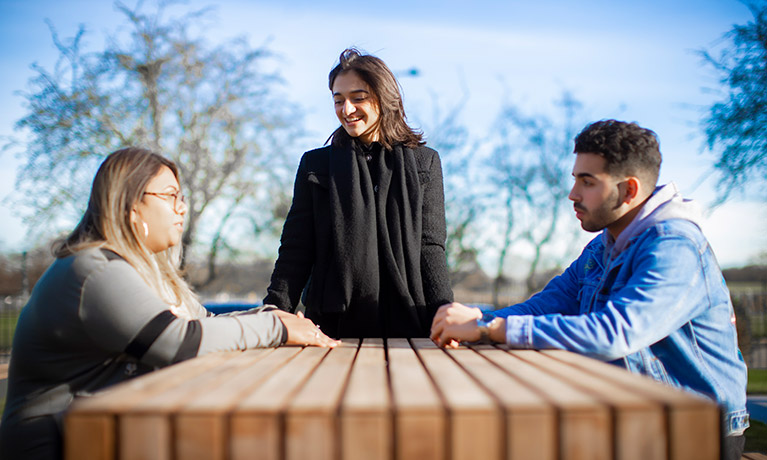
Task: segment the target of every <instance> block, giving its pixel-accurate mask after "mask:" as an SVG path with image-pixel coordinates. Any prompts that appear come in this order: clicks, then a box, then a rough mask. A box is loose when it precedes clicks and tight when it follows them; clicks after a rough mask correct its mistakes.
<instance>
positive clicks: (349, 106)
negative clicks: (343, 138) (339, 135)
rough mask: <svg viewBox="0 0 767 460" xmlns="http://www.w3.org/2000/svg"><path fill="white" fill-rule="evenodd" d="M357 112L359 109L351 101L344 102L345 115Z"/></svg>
mask: <svg viewBox="0 0 767 460" xmlns="http://www.w3.org/2000/svg"><path fill="white" fill-rule="evenodd" d="M356 110H357V108H356V107H355V106H354V104H352V102H351V101H348V100H347V101H344V115H349V114H352V113H354V112H355V111H356Z"/></svg>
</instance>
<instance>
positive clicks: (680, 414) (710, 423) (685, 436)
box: [541, 350, 721, 460]
mask: <svg viewBox="0 0 767 460" xmlns="http://www.w3.org/2000/svg"><path fill="white" fill-rule="evenodd" d="M541 353H543V354H545V355H547V356H551V357H553V358H555V359H557V360H560V361H562V362H566V363H568V364H570V365H572V366H576V367H578V368H581V369H586V370H588V371H589V372H591V373H593V374H594V375H596V376H598V377H599V378H600V379H603V380H607V381H612V382H615V383H618V384H620V385H622V386H624V387H625V388H627V389H629V391H632V392H634V393H636V394H638V395H641V396H642V397H644V398H648V399H650V400H652V401H656V402H658V403H660V404H663V405H664V407H665V410H666V413H667V425H668V427H667V433H668V442H669V458H672V459H690V460H692V459H716V458H718V455H719V449H720V439H719V436H700V433H712V432H719V431H720V428H719V426H720V424H721V422H720V412H719V409H718V407H717V405H716V404H714V403H712V401H709V400H707V399H705V398H703V397H701V396H697V395H694V394H692V393H689V392H686V391H679V390H678V389H676V388H673V387H671V386H669V385H664V384H661V383H659V382H656V381H654V380H652V379H651V378H649V377H645V376H642V375H637V374H631V373H629V372H627V371H626V370H625V369H622V368H619V367H617V366H613V365H609V364H608V365H605V363H601V362H599V361H596V360H593V359H590V358H587V357H585V356H582V355H577V354H575V353H568V352H566V351H561V350H548V351H544V352H541Z"/></svg>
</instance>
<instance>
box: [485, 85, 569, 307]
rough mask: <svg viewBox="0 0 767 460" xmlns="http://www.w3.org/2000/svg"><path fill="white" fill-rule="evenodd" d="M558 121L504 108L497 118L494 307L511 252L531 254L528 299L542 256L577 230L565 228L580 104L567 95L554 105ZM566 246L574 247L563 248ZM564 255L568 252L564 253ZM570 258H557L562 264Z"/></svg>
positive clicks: (492, 175) (492, 178)
mask: <svg viewBox="0 0 767 460" xmlns="http://www.w3.org/2000/svg"><path fill="white" fill-rule="evenodd" d="M557 105H558V107H559V108H560V110H561V112H562V121H561V122H560V123H556V122H553V121H552V120H551V119H549V118H548V117H544V116H528V115H525V114H523V113H522V112H521V111H520V110H519V109H518V108H516V107H514V106H512V105H508V104H507V105H506V106H505V107H504V108H503V109H502V110H501V113H500V114H499V116H498V119H497V122H496V127H495V140H494V142H493V144H494V147H493V152H492V155H491V157H490V159H489V161H488V167H489V168H488V172H489V181H488V182H489V183H490V184H492V186H493V189H494V193H493V194H492V196H491V201H492V202H493V203H494V205H493V212H492V213H489V214H488V216H487V217H486V218H488V219H495V220H496V221H497V222H499V223H500V225H501V231H500V235H498V236H497V237H496V238H494V239H493V241H494V245H495V247H496V249H497V251H498V258H497V265H496V267H497V270H496V273H495V279H494V283H493V303H495V304H496V306H501V305H500V289H501V286H502V285H503V284H505V283H506V282H507V281H508V276H507V275H506V270H507V265H508V258H509V256H510V255H511V253H512V250H514V249H515V248H517V249H518V250H521V249H522V248H523V247H526V249H527V250H528V252H529V253H530V254H531V256H530V257H529V265H528V266H527V270H526V276H525V286H526V290H527V293H528V294H531V293H533V292H535V291H537V290H539V289H540V288H541V287H542V283H545V281H547V280H542V279H541V278H542V277H541V276H540V274H541V272H542V270H546V269H550V268H551V267H550V266H549V267H544V266H543V256H544V254H545V252H546V250H547V249H548V248H549V247H551V246H552V245H553V244H554V243H555V242H556V239H557V238H565V239H566V240H568V241H569V240H571V239H572V235H574V234H575V230H576V228H567V227H566V226H565V225H563V222H562V217H563V215H564V214H563V211H565V210H567V209H569V208H568V206H567V196H568V193H569V190H570V182H571V181H570V171H571V167H572V139H573V138H574V136H575V133H576V131H575V126H574V120H575V117H576V112H577V111H578V110H579V108H580V103H579V102H578V101H576V100H575V99H574V98H573V97H572V96H571V95H570V94H569V93H567V92H565V93H563V95H562V99H561V100H560V101H559V102H558V103H557ZM565 247H568V248H569V247H572V245H571V244H566V245H565ZM565 252H567V251H565ZM567 256H568V254H562V255H560V256H559V257H556V258H555V259H556V260H563V259H564V257H567Z"/></svg>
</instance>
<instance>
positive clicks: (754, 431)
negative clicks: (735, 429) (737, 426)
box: [743, 420, 767, 454]
mask: <svg viewBox="0 0 767 460" xmlns="http://www.w3.org/2000/svg"><path fill="white" fill-rule="evenodd" d="M745 435H746V448H745V449H743V451H744V452H761V453H763V454H767V425H765V424H764V423H762V422H759V421H757V420H751V427H750V428H749V429H747V430H746V433H745Z"/></svg>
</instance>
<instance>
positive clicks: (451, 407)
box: [411, 339, 504, 460]
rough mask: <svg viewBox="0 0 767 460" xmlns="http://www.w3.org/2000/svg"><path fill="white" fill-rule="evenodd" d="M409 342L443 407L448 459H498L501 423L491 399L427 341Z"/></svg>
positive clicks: (500, 413) (469, 377)
mask: <svg viewBox="0 0 767 460" xmlns="http://www.w3.org/2000/svg"><path fill="white" fill-rule="evenodd" d="M411 343H412V345H413V348H414V349H415V350H416V351H417V353H418V355H419V356H420V358H421V361H422V362H423V364H424V366H425V367H426V370H427V371H428V372H429V374H430V375H431V378H432V379H433V380H434V382H435V384H436V386H437V388H438V389H439V391H440V394H441V395H442V396H443V398H444V401H445V404H446V406H447V410H448V414H449V420H450V425H449V426H450V434H449V436H448V446H447V447H446V448H447V449H448V450H449V452H450V453H451V455H452V458H453V459H454V460H459V459H474V458H500V457H501V456H502V453H503V452H504V449H503V447H502V446H503V440H502V436H503V426H504V420H503V413H502V411H501V408H500V407H499V406H498V405H497V404H496V402H495V400H494V399H493V397H492V396H491V395H490V394H489V393H488V392H487V391H485V390H484V389H483V388H482V387H481V386H479V385H478V384H477V383H476V381H475V380H474V379H473V378H472V377H471V376H469V375H468V374H467V373H466V372H465V371H464V370H463V369H462V368H461V366H459V365H458V364H457V363H456V362H455V361H453V360H452V359H451V358H450V356H449V355H448V353H447V352H445V350H442V349H440V348H437V347H436V346H435V345H434V343H433V342H432V341H431V340H429V339H412V341H411ZM479 440H481V442H479Z"/></svg>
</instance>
